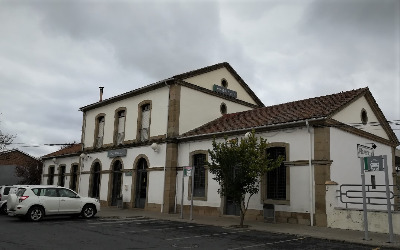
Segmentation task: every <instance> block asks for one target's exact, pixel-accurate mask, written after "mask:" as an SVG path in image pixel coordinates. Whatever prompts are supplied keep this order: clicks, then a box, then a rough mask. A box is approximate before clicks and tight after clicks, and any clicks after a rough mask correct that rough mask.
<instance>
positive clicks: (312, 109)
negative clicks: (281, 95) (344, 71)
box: [181, 88, 369, 137]
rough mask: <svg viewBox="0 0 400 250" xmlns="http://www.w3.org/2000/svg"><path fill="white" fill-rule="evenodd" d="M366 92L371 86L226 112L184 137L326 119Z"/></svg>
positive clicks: (185, 134)
mask: <svg viewBox="0 0 400 250" xmlns="http://www.w3.org/2000/svg"><path fill="white" fill-rule="evenodd" d="M366 92H369V90H368V88H361V89H356V90H351V91H346V92H340V93H337V94H333V95H327V96H321V97H315V98H310V99H305V100H300V101H294V102H288V103H284V104H279V105H274V106H269V107H262V108H257V109H252V110H249V111H244V112H239V113H233V114H227V115H224V116H222V117H220V118H218V119H216V120H213V121H211V122H209V123H207V124H204V125H203V126H201V127H198V128H196V129H194V130H191V131H189V132H187V133H184V134H183V135H182V136H181V137H190V136H197V135H205V134H213V133H220V132H229V131H235V130H241V129H250V128H257V127H262V126H268V125H275V124H284V123H290V122H296V121H304V120H306V119H317V118H327V117H329V116H331V115H333V114H334V113H336V112H337V111H339V110H341V109H342V108H344V107H345V106H346V105H347V104H349V103H350V102H351V101H353V100H354V99H356V98H358V97H359V96H361V95H364V94H365V93H366Z"/></svg>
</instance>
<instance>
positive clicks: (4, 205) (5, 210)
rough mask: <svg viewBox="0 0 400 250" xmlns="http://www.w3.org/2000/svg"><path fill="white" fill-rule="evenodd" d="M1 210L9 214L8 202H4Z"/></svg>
mask: <svg viewBox="0 0 400 250" xmlns="http://www.w3.org/2000/svg"><path fill="white" fill-rule="evenodd" d="M0 211H1V213H2V214H7V203H5V204H3V206H2V207H1V210H0Z"/></svg>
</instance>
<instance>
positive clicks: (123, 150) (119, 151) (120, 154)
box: [107, 148, 127, 158]
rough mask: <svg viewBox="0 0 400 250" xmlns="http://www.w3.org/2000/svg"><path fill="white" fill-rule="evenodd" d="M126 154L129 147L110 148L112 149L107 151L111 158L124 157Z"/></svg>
mask: <svg viewBox="0 0 400 250" xmlns="http://www.w3.org/2000/svg"><path fill="white" fill-rule="evenodd" d="M126 154H127V149H126V148H121V149H115V150H110V151H108V152H107V156H108V157H109V158H115V157H123V156H126Z"/></svg>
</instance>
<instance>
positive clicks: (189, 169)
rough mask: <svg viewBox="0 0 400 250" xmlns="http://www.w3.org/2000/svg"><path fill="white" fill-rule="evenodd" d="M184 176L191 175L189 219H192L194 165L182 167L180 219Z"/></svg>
mask: <svg viewBox="0 0 400 250" xmlns="http://www.w3.org/2000/svg"><path fill="white" fill-rule="evenodd" d="M185 177H192V195H191V199H190V220H193V188H194V167H189V166H185V167H183V174H182V197H181V217H180V218H181V219H183V193H184V188H185V179H184V178H185Z"/></svg>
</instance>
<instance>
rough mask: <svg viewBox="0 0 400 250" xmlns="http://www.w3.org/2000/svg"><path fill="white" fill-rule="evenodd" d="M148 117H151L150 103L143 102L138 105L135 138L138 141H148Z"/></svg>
mask: <svg viewBox="0 0 400 250" xmlns="http://www.w3.org/2000/svg"><path fill="white" fill-rule="evenodd" d="M150 117H151V101H143V102H141V103H139V116H138V132H137V137H136V139H137V140H138V141H148V140H149V138H150Z"/></svg>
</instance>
